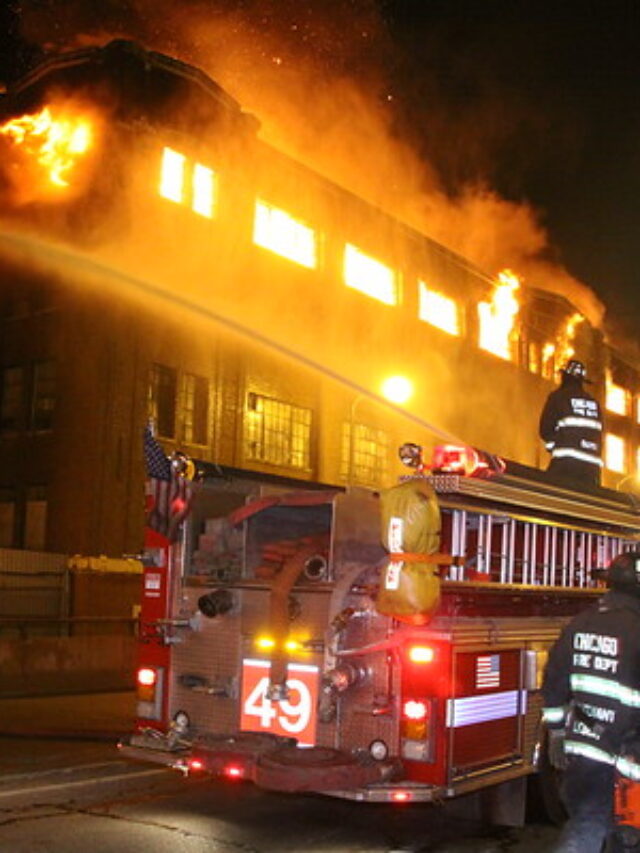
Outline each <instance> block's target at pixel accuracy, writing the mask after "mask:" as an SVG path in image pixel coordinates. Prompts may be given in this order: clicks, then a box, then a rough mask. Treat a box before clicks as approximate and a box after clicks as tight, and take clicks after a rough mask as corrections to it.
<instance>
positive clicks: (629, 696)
mask: <svg viewBox="0 0 640 853" xmlns="http://www.w3.org/2000/svg"><path fill="white" fill-rule="evenodd" d="M609 586H610V590H609V591H608V592H607V593H606V594H605V595H604V596H603V598H601V599H600V600H599V601H598V603H597V604H594V605H593V606H592V607H590V608H589V609H588V610H585V611H583V612H582V613H579V614H578V615H577V616H576V617H575V618H574V619H573V620H572V621H571V622H570V623H569V624H568V625H567V626H566V627H565V629H564V630H563V632H562V633H561V635H560V637H559V638H558V640H557V642H556V643H555V645H554V646H553V648H552V649H551V652H550V654H549V661H548V664H547V668H546V671H545V675H544V681H543V685H542V693H543V697H544V709H543V720H544V722H545V724H546V726H547V728H548V737H549V748H550V757H551V761H552V763H553V764H555V765H556V766H558V767H562V769H564V782H563V787H564V790H563V797H564V800H565V805H566V807H567V811H568V813H569V820H568V821H567V824H566V825H565V828H564V831H563V833H562V836H561V838H560V841H559V843H558V846H557V847H556V848H555V853H574V851H575V853H600V849H601V845H602V843H603V841H604V840H605V838H606V837H607V835H608V834H609V833H610V831H611V829H612V827H613V794H614V770H616V769H617V771H618V772H619V773H620V774H621V775H623V776H627V777H628V778H632V779H640V765H638V764H637V763H636V762H635V761H634V760H633V759H632V758H631V757H630V755H629V754H626V751H625V744H627V745H628V747H630V746H631V743H632V742H635V743H637V738H638V736H639V735H640V553H632V552H628V553H625V554H620V555H619V556H618V557H616V558H615V559H614V560H613V561H612V563H611V565H610V566H609ZM629 751H630V749H629ZM611 840H612V842H613V840H614V839H611ZM609 849H616V848H611V847H610V848H609ZM618 849H620V848H618Z"/></svg>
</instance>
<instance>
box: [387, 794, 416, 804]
mask: <svg viewBox="0 0 640 853" xmlns="http://www.w3.org/2000/svg"><path fill="white" fill-rule="evenodd" d="M391 799H392V800H393V802H394V803H407V802H409V800H410V799H411V794H410V793H409V791H394V792H393V794H391Z"/></svg>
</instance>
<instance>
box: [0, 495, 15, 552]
mask: <svg viewBox="0 0 640 853" xmlns="http://www.w3.org/2000/svg"><path fill="white" fill-rule="evenodd" d="M15 526H16V500H15V496H14V495H13V493H12V491H11V489H0V548H13V547H14V546H15Z"/></svg>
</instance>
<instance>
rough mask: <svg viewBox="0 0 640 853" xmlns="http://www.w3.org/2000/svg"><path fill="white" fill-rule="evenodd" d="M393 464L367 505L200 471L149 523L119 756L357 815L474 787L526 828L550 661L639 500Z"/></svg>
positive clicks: (328, 490) (308, 486) (348, 496)
mask: <svg viewBox="0 0 640 853" xmlns="http://www.w3.org/2000/svg"><path fill="white" fill-rule="evenodd" d="M401 455H402V459H403V461H405V462H406V463H407V464H408V465H410V466H412V468H413V470H412V472H411V473H410V474H409V475H407V476H406V477H403V478H401V480H400V482H399V483H398V484H397V485H395V486H392V487H391V488H389V489H387V490H386V491H382V492H380V493H377V492H374V491H368V490H366V489H363V488H356V487H353V488H338V487H334V486H327V485H322V484H316V483H309V482H304V483H302V482H299V481H295V480H291V479H286V478H283V477H279V476H272V475H268V474H260V473H255V472H250V471H246V470H239V469H231V468H226V467H218V466H211V465H208V464H202V465H199V464H198V463H196V467H197V468H198V472H199V473H198V480H199V481H198V482H196V483H194V486H197V488H196V489H195V490H194V495H193V499H192V505H191V511H190V513H189V515H188V517H187V519H186V520H185V521H184V522H183V523H182V524H181V525H180V530H179V535H178V536H177V537H176V538H175V539H174V540H173V541H170V540H169V538H167V537H166V536H164V535H161V534H159V533H158V532H157V531H155V530H152V529H149V530H148V531H147V539H146V550H145V555H144V563H145V569H144V593H143V600H142V611H141V628H140V656H139V668H138V675H137V677H138V698H139V701H138V710H137V715H138V719H137V723H136V729H135V731H134V732H133V733H132V735H131V736H130V737H129V738H128V739H127V741H126V742H123V743H121V745H120V746H121V748H122V750H123V751H124V753H125V754H127V755H129V756H131V757H134V758H143V759H145V760H151V761H158V762H164V763H168V764H171V765H173V766H174V767H176V768H178V769H181V770H183V771H184V772H187V773H194V772H200V773H211V774H217V775H220V776H223V777H227V778H229V779H245V780H251V781H252V782H254V783H255V784H257V785H258V786H261V787H263V788H266V789H271V790H275V791H284V792H301V791H305V792H317V793H322V794H325V795H331V796H334V797H342V798H348V799H352V800H358V801H364V802H386V801H392V802H425V801H428V802H436V801H442V800H448V799H452V798H456V797H459V796H461V795H465V794H471V793H473V792H476V793H478V792H486V791H491V792H493V794H495V795H496V797H497V799H496V802H498V801H501V803H502V806H501V808H502V813H503V815H504V811H505V809H506V810H507V811H509V813H510V814H511V815H513V814H515V813H518V814H519V815H520V819H521V818H522V816H523V811H522V809H523V804H524V791H525V785H526V780H527V777H529V776H531V775H532V774H538V778H539V775H540V774H541V773H546V772H547V771H548V770H549V768H548V765H547V763H546V762H545V759H544V733H543V730H542V728H541V723H540V709H541V695H540V684H541V677H542V673H543V669H544V665H545V661H546V656H547V652H548V649H549V647H550V645H551V644H552V643H553V641H554V640H555V638H556V637H557V635H558V633H559V631H560V629H561V627H562V626H563V624H564V623H565V622H566V620H567V619H568V618H570V617H571V616H572V615H573V614H575V613H576V612H577V611H578V610H579V609H581V608H584V607H585V606H587V605H588V604H589V603H590V602H592V601H593V600H594V598H595V597H597V596H598V595H599V594H601V592H602V589H601V587H602V586H603V583H604V581H603V580H602V569H603V568H604V567H605V566H606V565H607V564H608V562H609V561H610V560H611V559H612V558H613V557H614V556H616V555H617V554H619V553H620V552H622V551H625V550H631V549H634V548H636V547H638V539H639V535H640V534H639V531H640V513H639V509H638V507H637V506H636V505H635V504H634V502H633V499H632V498H631V497H630V496H629V495H626V494H622V493H619V492H615V491H610V490H606V489H594V490H592V491H590V492H588V493H587V492H582V493H578V492H576V491H573V490H571V489H570V488H567V487H566V486H563V485H561V484H559V483H555V482H553V481H551V480H550V479H548V477H547V476H546V475H545V473H544V472H540V471H537V470H535V469H529V468H526V467H523V466H520V465H517V464H515V463H510V462H504V461H503V460H500V459H496V458H495V457H491V456H489V455H488V454H484V453H482V452H479V451H476V450H474V449H471V448H464V447H458V446H453V445H445V446H441V447H438V448H436V450H435V452H434V456H433V460H432V462H431V463H430V465H429V466H427V465H425V464H424V463H423V462H422V459H421V454H420V448H419V447H418V446H417V445H412V444H409V445H404V446H403V448H402V450H401ZM183 462H184V460H183ZM183 467H184V466H183ZM544 787H545V789H546V793H548V792H549V790H550V785H549V780H548V779H545V785H544ZM517 820H518V819H514V820H513V821H512V822H514V823H516V822H517Z"/></svg>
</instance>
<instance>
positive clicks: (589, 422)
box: [556, 416, 602, 429]
mask: <svg viewBox="0 0 640 853" xmlns="http://www.w3.org/2000/svg"><path fill="white" fill-rule="evenodd" d="M559 427H586V428H587V429H602V423H601V422H600V421H594V420H593V418H576V417H574V416H571V417H568V418H560V420H559V421H558V423H557V424H556V429H558V428H559Z"/></svg>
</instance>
